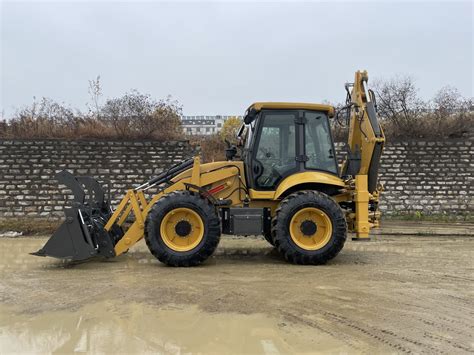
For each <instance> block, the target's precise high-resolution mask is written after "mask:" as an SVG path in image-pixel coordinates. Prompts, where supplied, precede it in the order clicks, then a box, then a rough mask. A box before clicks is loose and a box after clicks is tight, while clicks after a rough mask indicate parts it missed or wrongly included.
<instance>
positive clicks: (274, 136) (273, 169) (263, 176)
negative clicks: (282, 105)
mask: <svg viewBox="0 0 474 355" xmlns="http://www.w3.org/2000/svg"><path fill="white" fill-rule="evenodd" d="M297 115H298V112H297V111H272V110H267V111H262V112H261V113H260V115H259V117H258V119H257V120H256V125H255V127H253V134H252V140H251V142H250V145H249V149H248V151H247V157H246V163H247V167H248V169H247V181H248V182H249V185H250V186H251V187H252V188H253V189H255V190H275V188H276V186H277V185H278V183H279V182H280V181H281V180H282V179H283V178H285V177H286V176H288V175H290V174H292V173H294V172H296V171H298V163H297V161H296V159H295V157H296V155H297V141H298V139H297V134H296V133H297V127H296V123H295V121H296V118H297Z"/></svg>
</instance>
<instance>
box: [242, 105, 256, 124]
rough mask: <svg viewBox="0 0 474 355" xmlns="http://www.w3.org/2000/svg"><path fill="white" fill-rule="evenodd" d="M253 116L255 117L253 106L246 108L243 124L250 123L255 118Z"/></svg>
mask: <svg viewBox="0 0 474 355" xmlns="http://www.w3.org/2000/svg"><path fill="white" fill-rule="evenodd" d="M255 117H257V110H255V109H254V108H253V109H250V110H248V111H247V113H246V114H245V117H244V123H245V124H250V123H252V122H253V120H255Z"/></svg>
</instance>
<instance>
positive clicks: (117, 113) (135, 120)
mask: <svg viewBox="0 0 474 355" xmlns="http://www.w3.org/2000/svg"><path fill="white" fill-rule="evenodd" d="M180 113H181V106H180V105H179V104H178V102H177V101H172V100H171V98H170V97H168V98H167V99H166V100H159V101H157V100H154V99H152V98H151V96H150V95H147V94H142V93H140V92H138V91H136V90H133V91H131V92H130V93H127V94H125V95H123V96H122V97H119V98H116V99H109V100H107V101H106V102H105V104H104V106H103V107H102V109H101V120H102V121H104V122H106V123H107V124H110V125H112V126H113V128H114V129H115V130H116V132H117V134H118V135H119V136H120V137H126V138H157V139H175V138H179V137H180V136H181V120H180Z"/></svg>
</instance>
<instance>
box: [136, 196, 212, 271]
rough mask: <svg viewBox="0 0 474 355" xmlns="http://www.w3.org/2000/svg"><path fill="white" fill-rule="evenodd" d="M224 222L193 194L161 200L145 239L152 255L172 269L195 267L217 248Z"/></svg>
mask: <svg viewBox="0 0 474 355" xmlns="http://www.w3.org/2000/svg"><path fill="white" fill-rule="evenodd" d="M220 236H221V230H220V221H219V217H218V215H217V213H216V211H215V208H214V206H213V205H212V204H211V203H210V202H209V201H208V200H207V199H204V198H202V197H201V196H200V195H198V194H195V193H193V192H190V191H176V192H172V193H170V194H168V195H165V196H163V197H162V198H161V199H159V200H158V201H157V202H156V203H155V205H154V206H153V207H152V209H151V211H150V212H149V213H148V216H147V220H146V226H145V240H146V243H147V245H148V248H149V249H150V251H151V253H152V254H153V255H154V256H155V257H156V258H157V259H158V260H160V261H161V262H162V263H165V264H167V265H171V266H195V265H199V264H200V263H202V262H203V261H204V260H206V259H207V258H208V257H209V256H211V255H212V253H213V252H214V251H215V249H216V248H217V245H218V244H219V240H220Z"/></svg>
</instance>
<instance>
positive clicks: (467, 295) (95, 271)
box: [0, 236, 474, 354]
mask: <svg viewBox="0 0 474 355" xmlns="http://www.w3.org/2000/svg"><path fill="white" fill-rule="evenodd" d="M45 240H46V239H44V238H17V239H12V238H3V239H0V275H1V280H0V299H1V305H0V314H1V317H0V352H1V353H11V352H22V353H24V352H72V351H79V352H82V351H90V352H94V353H102V352H104V353H117V352H140V353H146V352H155V353H156V352H162V353H171V354H180V353H189V352H193V353H199V352H201V353H267V354H279V353H368V354H373V353H410V352H413V353H430V354H431V353H446V354H455V353H456V354H457V353H468V352H474V337H473V334H474V322H473V319H474V314H473V313H474V297H473V296H474V282H473V281H474V272H473V271H474V261H473V260H474V238H473V237H420V236H416V237H415V236H391V237H388V236H385V237H384V236H377V238H376V240H375V241H371V242H358V243H357V242H352V241H348V242H347V244H346V246H345V248H344V250H343V251H342V252H341V254H340V255H339V256H338V257H337V258H336V259H334V260H333V261H332V262H330V263H329V264H328V265H326V266H318V267H314V266H295V265H290V264H287V263H286V262H284V261H283V260H282V259H281V258H280V257H279V255H278V254H276V253H275V252H274V251H272V248H270V247H269V246H267V244H266V242H264V241H263V240H257V239H250V238H247V239H230V238H225V239H223V240H222V242H221V245H220V247H219V249H218V251H217V252H216V255H215V256H214V257H212V258H211V259H209V260H208V261H207V262H206V263H205V264H204V265H202V266H200V267H196V268H187V269H184V268H171V267H166V266H164V265H162V264H160V263H158V262H157V261H156V260H155V259H154V258H153V256H151V255H150V254H149V252H148V250H147V249H146V246H145V245H144V243H140V245H138V246H137V247H135V248H134V249H133V250H131V251H130V252H129V253H128V254H126V255H123V256H121V257H118V258H116V259H113V260H109V261H93V262H88V263H83V264H76V265H70V264H65V263H62V262H59V261H57V260H54V259H48V258H39V257H34V256H30V255H28V253H29V252H31V251H36V250H37V249H39V248H40V247H41V246H42V245H43V243H44V242H45Z"/></svg>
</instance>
